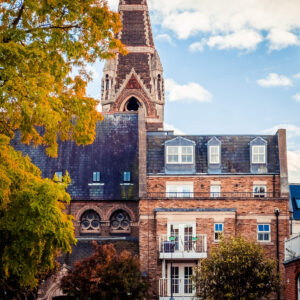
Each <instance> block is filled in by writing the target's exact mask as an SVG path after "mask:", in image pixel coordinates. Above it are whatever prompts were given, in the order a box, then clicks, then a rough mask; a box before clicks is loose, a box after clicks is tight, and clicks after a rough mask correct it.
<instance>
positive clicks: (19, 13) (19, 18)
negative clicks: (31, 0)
mask: <svg viewBox="0 0 300 300" xmlns="http://www.w3.org/2000/svg"><path fill="white" fill-rule="evenodd" d="M24 8H25V6H24V3H23V4H22V6H21V8H20V9H19V12H18V15H17V17H16V18H15V19H14V21H13V23H12V26H13V28H16V27H17V25H18V23H19V22H20V20H21V17H22V14H23V11H24Z"/></svg>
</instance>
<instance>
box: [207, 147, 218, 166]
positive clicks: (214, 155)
mask: <svg viewBox="0 0 300 300" xmlns="http://www.w3.org/2000/svg"><path fill="white" fill-rule="evenodd" d="M209 163H210V164H219V163H220V147H219V146H209Z"/></svg>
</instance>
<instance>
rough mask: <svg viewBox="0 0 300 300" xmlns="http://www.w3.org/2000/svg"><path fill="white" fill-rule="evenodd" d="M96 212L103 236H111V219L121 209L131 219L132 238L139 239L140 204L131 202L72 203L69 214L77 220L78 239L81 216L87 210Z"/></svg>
mask: <svg viewBox="0 0 300 300" xmlns="http://www.w3.org/2000/svg"><path fill="white" fill-rule="evenodd" d="M90 209H92V210H95V211H96V212H97V213H98V214H99V215H100V217H101V236H110V235H111V234H110V224H109V221H110V217H111V215H112V214H113V213H114V212H115V211H116V210H119V209H122V210H125V211H126V212H127V213H128V214H129V216H130V218H131V223H132V224H131V233H130V236H132V237H138V235H139V230H138V203H137V202H133V201H132V202H131V201H93V202H92V201H72V202H71V205H70V206H69V210H68V213H69V214H72V215H73V216H74V218H75V220H74V225H75V235H76V236H77V237H78V236H79V235H80V233H79V227H80V226H79V221H80V217H81V215H82V214H83V213H84V212H85V211H87V210H90Z"/></svg>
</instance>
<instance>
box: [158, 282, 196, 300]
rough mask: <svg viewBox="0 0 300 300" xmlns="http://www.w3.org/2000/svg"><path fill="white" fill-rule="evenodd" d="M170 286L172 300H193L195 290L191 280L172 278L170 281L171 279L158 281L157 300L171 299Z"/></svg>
mask: <svg viewBox="0 0 300 300" xmlns="http://www.w3.org/2000/svg"><path fill="white" fill-rule="evenodd" d="M171 282H172V284H171ZM171 286H172V292H173V295H172V296H173V299H174V300H193V299H195V298H194V297H195V290H194V288H193V283H192V279H191V278H172V280H171V278H163V279H160V280H159V300H170V299H171Z"/></svg>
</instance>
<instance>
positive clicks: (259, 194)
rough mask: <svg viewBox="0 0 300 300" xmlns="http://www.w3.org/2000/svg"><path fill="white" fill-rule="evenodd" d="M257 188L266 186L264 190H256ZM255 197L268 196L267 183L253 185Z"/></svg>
mask: <svg viewBox="0 0 300 300" xmlns="http://www.w3.org/2000/svg"><path fill="white" fill-rule="evenodd" d="M256 188H264V189H265V191H264V192H255V189H256ZM253 197H255V198H265V197H267V185H266V184H255V185H253Z"/></svg>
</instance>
